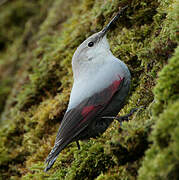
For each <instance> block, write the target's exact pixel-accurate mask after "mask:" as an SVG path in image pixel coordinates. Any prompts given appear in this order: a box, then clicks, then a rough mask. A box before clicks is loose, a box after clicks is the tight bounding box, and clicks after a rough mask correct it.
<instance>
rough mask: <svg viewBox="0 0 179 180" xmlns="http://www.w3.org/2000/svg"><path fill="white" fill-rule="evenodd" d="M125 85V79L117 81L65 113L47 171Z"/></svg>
mask: <svg viewBox="0 0 179 180" xmlns="http://www.w3.org/2000/svg"><path fill="white" fill-rule="evenodd" d="M123 84H124V78H120V79H119V80H115V81H114V82H113V83H112V84H111V85H110V86H109V87H107V88H105V89H104V90H102V91H101V92H98V93H95V94H94V95H93V96H91V97H89V98H87V99H85V100H83V101H82V102H81V103H80V104H79V105H78V106H77V107H75V108H73V109H70V110H69V111H67V112H66V113H65V115H64V118H63V120H62V123H61V125H60V128H59V131H58V134H57V137H56V140H55V145H54V147H53V149H52V150H51V152H50V154H49V155H48V157H47V159H46V163H47V167H46V169H45V171H47V170H48V169H50V168H51V167H52V165H53V164H54V162H55V160H56V158H57V156H58V154H59V153H60V152H61V151H62V150H63V149H64V148H65V147H66V146H67V145H68V144H69V143H70V142H72V141H73V140H74V139H75V137H76V136H77V135H78V134H80V133H81V132H82V131H83V130H84V129H85V128H86V127H87V126H88V125H89V124H90V122H91V121H92V120H93V119H94V118H95V117H96V116H97V115H98V114H99V113H100V112H101V111H102V110H103V109H104V108H105V107H106V106H107V105H108V104H109V103H110V101H111V100H112V97H113V96H114V94H116V92H117V91H119V90H120V89H121V88H122V86H123Z"/></svg>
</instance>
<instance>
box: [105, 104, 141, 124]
mask: <svg viewBox="0 0 179 180" xmlns="http://www.w3.org/2000/svg"><path fill="white" fill-rule="evenodd" d="M142 108H144V107H143V106H141V107H138V108H132V109H131V110H130V112H129V113H128V114H126V115H124V116H105V117H102V118H108V119H116V120H117V121H118V122H119V123H120V126H121V125H122V122H123V121H128V120H129V117H131V116H132V115H133V114H134V113H135V112H136V111H138V110H140V109H142Z"/></svg>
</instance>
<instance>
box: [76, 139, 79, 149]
mask: <svg viewBox="0 0 179 180" xmlns="http://www.w3.org/2000/svg"><path fill="white" fill-rule="evenodd" d="M76 144H77V147H78V150H80V144H79V142H78V141H76Z"/></svg>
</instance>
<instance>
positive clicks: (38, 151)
mask: <svg viewBox="0 0 179 180" xmlns="http://www.w3.org/2000/svg"><path fill="white" fill-rule="evenodd" d="M126 4H128V5H129V8H128V10H127V12H126V15H124V17H121V18H120V19H119V21H118V23H117V25H116V26H115V27H114V29H113V31H111V32H109V34H108V39H109V42H110V46H111V50H112V52H113V54H114V55H115V56H116V57H118V58H120V59H122V60H123V61H124V62H125V63H126V64H127V65H128V67H129V68H130V71H131V74H132V86H131V92H130V96H129V98H128V101H127V102H126V105H125V107H124V108H123V109H122V110H121V112H120V114H121V115H122V114H125V113H127V112H128V111H129V110H130V109H131V108H132V107H136V106H144V107H145V108H144V109H142V110H140V111H138V112H137V113H136V114H134V115H133V117H132V118H131V120H130V121H129V122H124V123H123V125H122V127H120V125H119V123H117V122H116V121H115V122H114V123H112V125H111V126H110V127H109V128H108V129H107V131H106V132H105V133H104V134H103V135H102V136H101V137H99V138H97V139H91V140H89V141H87V142H80V144H81V150H80V151H79V150H77V147H76V144H75V143H72V144H70V145H69V146H68V147H67V148H66V149H64V150H63V151H62V153H61V154H60V156H59V157H58V159H57V162H56V163H55V165H54V166H53V168H52V169H51V170H50V171H49V172H48V173H44V172H43V168H44V160H45V158H46V156H47V155H48V153H49V151H50V150H51V148H52V146H53V143H54V140H55V136H56V133H57V130H58V127H59V124H60V121H61V119H62V118H63V114H64V112H65V110H66V107H67V105H68V100H69V94H70V90H71V86H72V82H73V79H72V70H71V58H72V55H73V53H74V51H75V49H76V47H77V46H78V45H79V44H80V43H81V42H82V41H83V40H84V39H86V38H87V37H88V36H89V35H91V34H93V33H94V32H97V31H99V30H101V28H102V27H103V26H104V25H105V24H106V23H107V22H108V21H109V20H110V19H111V17H112V16H113V15H114V14H115V12H117V11H118V8H119V7H122V6H124V5H126ZM0 11H1V13H0V22H1V23H0V113H1V114H0V125H1V129H0V176H1V179H19V178H21V179H51V180H52V179H66V180H73V179H78V180H79V179H81V180H84V179H86V180H87V179H89V180H90V179H97V180H102V179H106V180H107V179H109V180H110V179H111V180H115V179H116V180H117V179H125V180H126V179H129V180H134V179H141V180H143V179H152V178H153V179H172V180H173V179H174V180H175V179H176V180H177V179H178V170H179V169H178V165H179V134H178V132H179V129H178V127H179V125H178V122H177V120H178V119H179V110H178V109H179V104H178V103H179V49H176V47H177V42H178V39H177V38H178V37H177V34H178V29H177V28H178V25H179V23H178V22H179V17H178V16H179V3H178V2H177V0H158V1H155V0H145V1H144V0H142V1H140V0H130V1H127V0H106V1H104V0H67V1H62V0H55V1H52V0H48V1H47V0H38V1H37V0H34V1H33V0H32V1H23V0H14V1H4V3H3V4H0ZM174 52H175V53H174Z"/></svg>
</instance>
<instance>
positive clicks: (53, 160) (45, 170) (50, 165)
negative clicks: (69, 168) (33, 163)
mask: <svg viewBox="0 0 179 180" xmlns="http://www.w3.org/2000/svg"><path fill="white" fill-rule="evenodd" d="M57 156H58V155H57ZM57 156H56V157H54V158H53V159H51V160H50V161H49V162H48V163H47V166H46V168H45V169H44V172H47V171H48V170H49V169H50V168H51V167H52V166H53V164H54V162H55V161H56V159H57Z"/></svg>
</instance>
